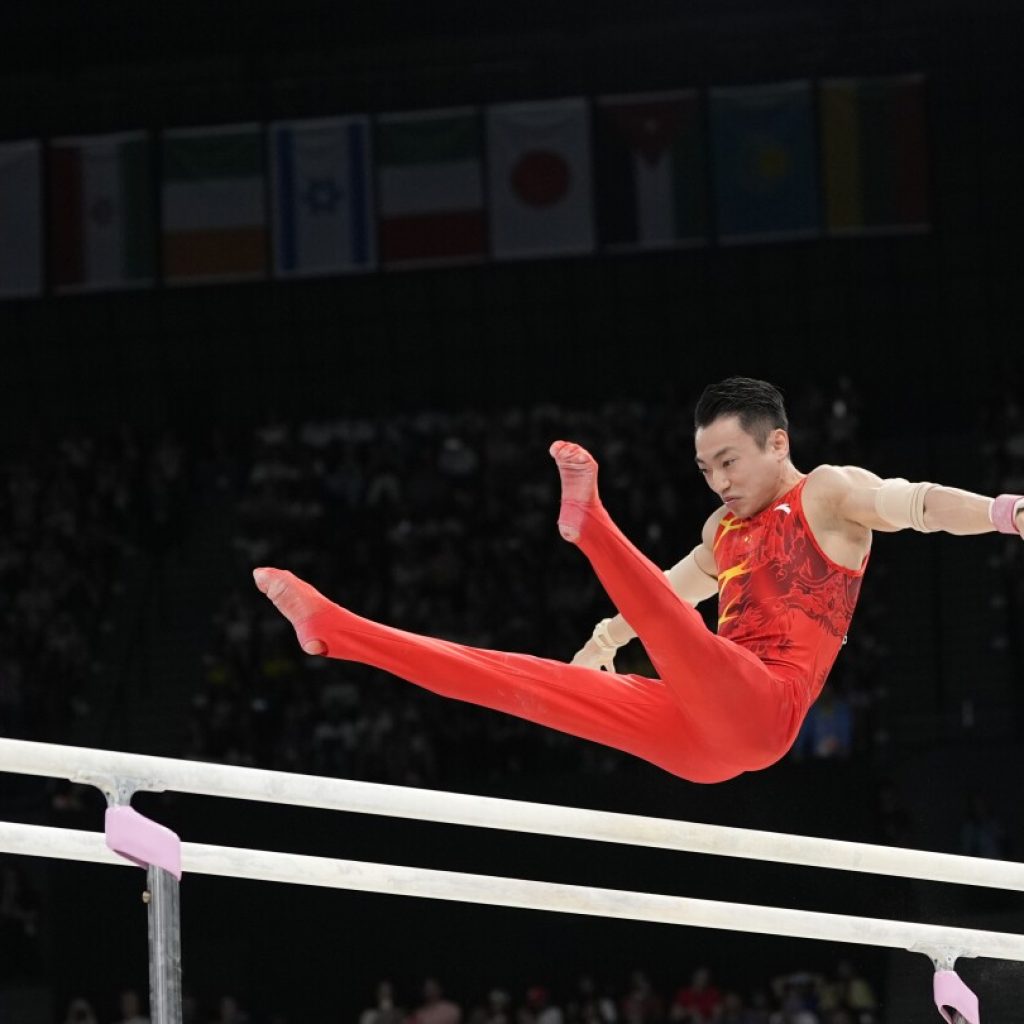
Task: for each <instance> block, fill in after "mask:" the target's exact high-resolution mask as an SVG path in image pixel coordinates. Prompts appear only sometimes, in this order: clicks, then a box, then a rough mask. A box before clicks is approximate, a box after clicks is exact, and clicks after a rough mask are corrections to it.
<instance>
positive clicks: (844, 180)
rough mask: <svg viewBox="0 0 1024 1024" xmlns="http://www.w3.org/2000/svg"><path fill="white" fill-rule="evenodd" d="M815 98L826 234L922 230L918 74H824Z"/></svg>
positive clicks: (922, 129) (924, 177) (924, 159)
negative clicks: (844, 75)
mask: <svg viewBox="0 0 1024 1024" xmlns="http://www.w3.org/2000/svg"><path fill="white" fill-rule="evenodd" d="M818 99H819V102H818V109H819V112H820V114H819V116H820V121H821V139H822V149H823V154H824V179H825V210H826V214H827V218H828V230H829V234H832V235H851V234H878V233H886V232H893V231H924V230H927V227H928V220H929V216H928V191H929V185H928V144H927V143H928V140H927V129H926V106H925V82H924V78H923V76H921V75H901V76H897V77H885V78H859V79H857V78H846V79H835V78H834V79H828V80H826V81H824V82H822V83H821V87H820V91H819V97H818Z"/></svg>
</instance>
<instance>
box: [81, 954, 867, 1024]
mask: <svg viewBox="0 0 1024 1024" xmlns="http://www.w3.org/2000/svg"><path fill="white" fill-rule="evenodd" d="M877 993H878V985H877V983H873V982H872V981H870V980H869V979H868V978H867V977H865V976H864V975H863V974H861V973H860V972H859V971H858V969H857V968H856V966H855V965H854V964H853V963H852V962H850V961H849V960H841V961H839V963H837V964H836V966H835V969H834V970H833V971H831V972H830V973H828V974H820V973H816V972H813V971H805V970H801V971H795V972H792V973H788V974H784V975H781V976H779V977H776V978H773V979H771V980H770V981H768V982H767V983H766V984H764V985H763V986H762V987H761V988H759V989H756V990H754V991H751V992H743V991H739V990H737V989H736V988H733V987H730V986H729V984H728V982H725V983H724V984H722V983H719V982H718V981H717V979H715V978H714V977H713V975H712V972H711V970H710V969H709V968H708V967H706V966H700V967H698V968H696V969H695V970H694V971H693V972H692V974H691V975H690V977H689V979H688V980H687V981H685V982H684V983H682V984H676V985H674V986H671V985H670V986H668V987H667V988H666V989H664V990H662V989H660V988H658V987H656V986H655V985H654V984H653V983H652V981H651V978H650V977H649V975H648V973H647V972H646V971H644V970H641V969H635V970H633V971H631V972H630V974H629V977H628V979H626V981H625V983H624V984H623V985H621V986H619V987H615V986H612V985H606V984H603V983H601V982H599V981H597V980H595V977H594V976H591V975H585V976H583V977H581V978H579V979H578V980H577V981H576V982H575V984H567V985H566V986H565V989H564V991H563V990H560V989H559V988H558V987H548V986H547V985H546V984H540V983H537V984H530V985H528V986H527V987H526V988H525V990H524V991H523V992H521V993H513V992H511V991H509V990H508V989H507V988H503V987H495V988H492V989H491V990H490V991H489V992H487V993H482V994H480V995H479V996H478V997H474V998H470V999H467V1000H461V999H458V998H456V997H454V996H449V995H446V993H445V990H444V988H443V987H442V985H441V983H440V982H439V981H438V980H437V979H436V978H426V979H424V980H423V982H422V985H421V986H419V990H418V992H416V993H410V996H411V998H409V999H408V1000H406V998H405V994H404V993H402V992H400V991H398V989H397V987H396V985H395V984H393V983H392V982H391V981H390V980H383V981H381V982H379V983H378V984H377V986H376V990H375V992H374V994H373V1000H372V1002H371V1004H370V1005H369V1006H367V1008H366V1009H365V1010H364V1011H363V1012H362V1013H360V1014H359V1015H358V1017H357V1019H355V1020H353V1021H352V1022H351V1024H877V1021H878V1020H879V1019H880V1018H879V1015H878V1011H879V999H878V994H877ZM116 1003H117V1005H116V1009H114V1012H113V1013H109V1012H106V1013H105V1012H103V1010H102V1008H101V1009H96V1008H94V1006H93V1003H92V1002H91V1001H90V1000H89V999H87V998H84V997H81V996H79V997H76V998H75V999H73V1000H71V1002H70V1003H69V1005H68V1008H67V1013H66V1015H65V1017H64V1018H63V1022H62V1024H148V1018H147V1017H146V1016H145V1009H144V1008H145V1002H144V1000H143V998H141V997H140V996H139V994H138V992H136V991H135V990H131V989H126V990H124V991H122V992H121V993H120V994H119V996H118V998H117V1001H116ZM183 1017H184V1020H183V1024H294V1022H296V1021H297V1020H298V1018H297V1017H295V1016H293V1015H292V1014H290V1013H288V1012H287V1011H280V1012H276V1011H275V1012H270V1011H266V1010H263V1009H260V1008H258V1007H255V1006H253V1007H249V1006H248V1005H247V1004H246V1003H244V1002H243V1001H241V1000H240V999H238V998H236V997H235V996H222V997H220V998H218V999H217V1000H216V1001H215V1002H214V1003H213V1004H211V1005H205V1004H204V1003H202V1002H201V1001H200V1000H197V999H196V998H194V997H192V996H190V995H188V994H186V995H185V997H184V1014H183ZM338 1020H339V1018H333V1019H332V1022H331V1024H337V1021H338Z"/></svg>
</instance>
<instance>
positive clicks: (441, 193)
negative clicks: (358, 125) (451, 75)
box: [375, 108, 487, 266]
mask: <svg viewBox="0 0 1024 1024" xmlns="http://www.w3.org/2000/svg"><path fill="white" fill-rule="evenodd" d="M375 152H376V158H377V194H378V197H379V199H378V231H379V252H380V259H381V262H382V263H384V264H388V265H392V266H393V265H396V264H406V265H409V264H417V263H437V262H464V261H475V260H480V259H483V257H484V255H485V253H486V251H487V240H486V222H485V218H484V200H483V183H482V172H481V128H480V117H479V114H478V112H477V111H476V110H475V109H473V108H460V109H452V110H427V111H420V112H414V113H402V114H385V115H383V116H381V117H380V118H378V119H377V123H376V134H375Z"/></svg>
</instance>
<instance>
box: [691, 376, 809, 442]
mask: <svg viewBox="0 0 1024 1024" xmlns="http://www.w3.org/2000/svg"><path fill="white" fill-rule="evenodd" d="M722 416H738V417H739V420H740V427H742V428H743V430H744V431H746V433H748V434H750V435H751V436H752V437H753V438H754V440H755V441H757V443H758V445H759V446H760V447H761V448H763V447H764V446H765V445H766V444H767V443H768V435H769V434H770V433H771V432H772V431H773V430H779V429H781V430H788V429H789V418H788V417H787V416H786V407H785V404H784V403H783V400H782V392H781V391H780V390H779V389H778V388H777V387H776V386H775V385H774V384H769V383H768V381H766V380H754V379H753V378H752V377H727V378H726V379H725V380H723V381H720V382H719V383H718V384H709V385H708V386H707V387H706V388H705V389H704V392H703V393H702V394H701V396H700V398H699V399H698V401H697V408H696V409H695V410H694V414H693V427H694V430H699V429H700V428H701V427H708V426H710V425H711V424H712V423H714V422H715V420H717V419H720V418H721V417H722Z"/></svg>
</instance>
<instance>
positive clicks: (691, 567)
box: [665, 548, 718, 605]
mask: <svg viewBox="0 0 1024 1024" xmlns="http://www.w3.org/2000/svg"><path fill="white" fill-rule="evenodd" d="M694 551H696V548H695V549H694ZM694 551H691V552H690V553H689V554H688V555H687V556H686V557H685V558H684V559H682V560H681V561H679V562H676V564H675V565H673V566H672V568H671V569H666V570H665V575H666V576H667V577H668V581H669V583H671V584H672V589H673V590H674V591H675V592H676V593H677V594H678V595H679V596H680V597H681V598H682V599H683V600H684V601H687V602H688V603H689V604H693V605H695V604H699V603H700V602H701V601H703V600H705V599H706V598H709V597H714V596H715V594H717V593H718V579H717V577H715V576H709V575H708V574H707V573H706V572H705V571H704V570H703V569H702V568H701V567H700V566H699V565H698V564H697V557H696V555H695V554H694Z"/></svg>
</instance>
